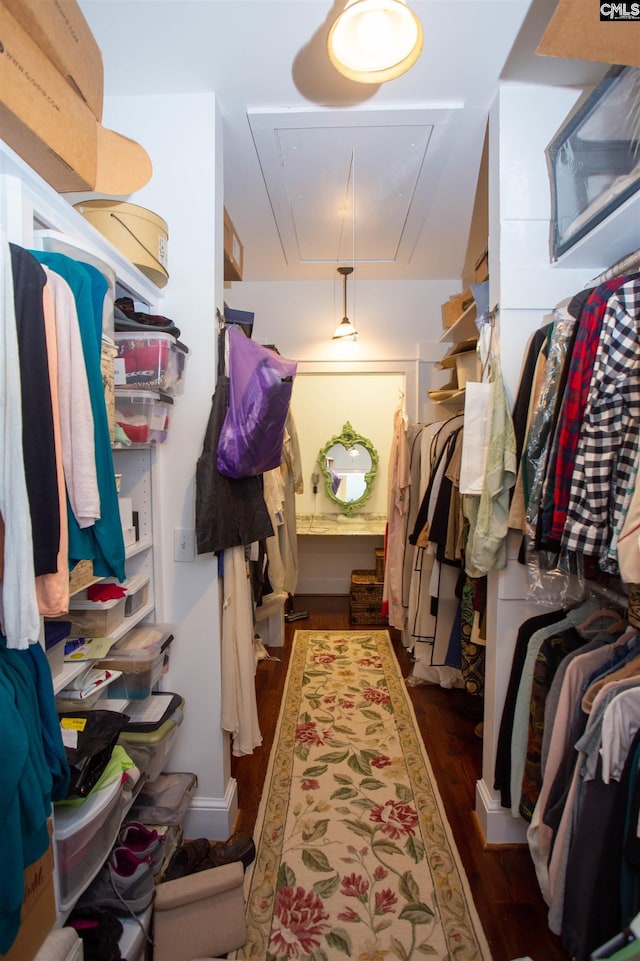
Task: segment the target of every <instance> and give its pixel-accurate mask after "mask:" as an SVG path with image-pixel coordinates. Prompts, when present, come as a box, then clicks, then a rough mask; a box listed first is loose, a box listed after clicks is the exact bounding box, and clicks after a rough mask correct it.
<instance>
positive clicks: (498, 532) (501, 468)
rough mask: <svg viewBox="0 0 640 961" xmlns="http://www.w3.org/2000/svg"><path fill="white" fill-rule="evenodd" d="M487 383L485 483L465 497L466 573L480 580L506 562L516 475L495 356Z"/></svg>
mask: <svg viewBox="0 0 640 961" xmlns="http://www.w3.org/2000/svg"><path fill="white" fill-rule="evenodd" d="M490 380H491V382H492V383H493V384H494V396H493V411H492V419H491V444H490V446H489V452H488V455H487V472H486V477H485V483H484V487H483V491H482V494H481V495H480V497H479V498H475V497H469V496H467V497H465V498H464V510H465V515H466V517H467V519H468V521H469V536H468V538H467V546H466V552H465V570H466V572H467V574H468V575H469V577H482V576H483V575H484V574H488V573H489V571H491V570H500V569H502V568H503V567H505V565H506V563H507V540H506V538H507V528H508V517H509V497H510V491H511V488H512V487H513V485H514V484H515V481H516V473H517V463H516V440H515V433H514V430H513V422H512V420H511V414H510V413H509V406H508V404H507V398H506V394H505V390H504V383H503V380H502V373H501V371H500V362H499V360H498V359H497V357H494V358H493V359H492V361H491V374H490Z"/></svg>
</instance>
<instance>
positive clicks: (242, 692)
mask: <svg viewBox="0 0 640 961" xmlns="http://www.w3.org/2000/svg"><path fill="white" fill-rule="evenodd" d="M223 564H224V572H223V595H224V600H223V604H222V638H221V647H220V664H221V681H222V683H221V691H222V703H221V724H222V728H223V730H225V731H228V732H229V733H230V734H231V750H232V753H233V754H234V756H236V757H241V756H242V755H245V754H252V753H253V750H254V748H256V747H259V746H260V745H261V744H262V735H261V734H260V724H259V721H258V707H257V702H256V686H255V670H256V659H255V653H254V647H253V601H252V597H251V586H250V579H249V574H248V570H247V564H246V560H245V551H244V548H243V547H233V548H230V549H229V550H226V551H225V552H224V555H223Z"/></svg>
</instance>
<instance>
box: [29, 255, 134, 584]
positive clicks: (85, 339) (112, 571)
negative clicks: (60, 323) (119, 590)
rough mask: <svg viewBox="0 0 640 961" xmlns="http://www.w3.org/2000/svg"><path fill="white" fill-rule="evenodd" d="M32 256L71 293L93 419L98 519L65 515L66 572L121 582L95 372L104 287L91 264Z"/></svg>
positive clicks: (116, 517)
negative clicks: (87, 571) (86, 569)
mask: <svg viewBox="0 0 640 961" xmlns="http://www.w3.org/2000/svg"><path fill="white" fill-rule="evenodd" d="M32 253H33V255H34V257H35V258H36V259H37V260H38V261H39V262H40V263H41V264H42V265H44V266H46V267H49V268H50V269H51V270H53V271H55V272H56V273H57V274H59V275H60V276H61V277H63V278H64V279H65V280H66V281H67V283H68V284H69V286H70V287H71V290H72V292H73V296H74V298H75V301H76V311H77V314H78V324H79V327H80V336H81V338H82V350H83V353H84V360H85V368H86V371H87V381H88V384H89V394H90V398H91V410H92V413H93V424H94V445H95V461H96V476H97V480H98V490H99V493H100V518H99V519H98V520H96V522H95V523H94V524H93V525H91V526H90V527H85V528H81V527H80V525H79V524H78V521H77V520H76V518H75V515H74V514H73V512H72V511H69V512H68V517H69V566H70V567H71V568H73V567H75V565H76V564H77V563H78V562H79V561H80V560H83V559H90V560H92V561H93V573H94V575H95V576H96V577H111V576H113V577H116V578H117V579H118V580H119V581H123V580H124V579H125V577H126V574H125V565H124V561H125V549H124V539H123V533H122V523H121V521H120V509H119V507H118V492H117V490H116V483H115V471H114V467H113V455H112V452H111V436H110V433H109V422H108V418H107V407H106V403H105V397H104V385H103V382H102V370H101V366H100V357H101V349H102V316H103V304H104V298H105V294H106V292H107V290H108V287H109V285H108V282H107V280H106V278H105V277H104V276H103V275H102V274H101V273H100V271H99V270H97V269H96V268H95V267H92V266H91V265H90V264H84V263H80V262H79V261H76V260H72V259H71V258H70V257H66V256H65V255H64V254H57V253H48V252H46V251H37V250H36V251H32Z"/></svg>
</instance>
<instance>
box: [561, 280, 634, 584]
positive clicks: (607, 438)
mask: <svg viewBox="0 0 640 961" xmlns="http://www.w3.org/2000/svg"><path fill="white" fill-rule="evenodd" d="M639 318H640V278H638V279H636V280H629V281H626V282H625V283H622V284H621V285H620V286H619V287H618V289H617V291H616V292H615V294H613V296H611V297H610V298H609V300H608V301H607V303H606V308H605V311H604V315H603V318H602V324H601V333H600V339H599V341H598V346H597V351H596V356H595V360H594V364H593V373H592V377H591V382H590V386H589V394H588V397H587V400H586V403H585V406H584V412H583V419H582V424H581V430H580V434H579V439H578V446H577V449H576V457H575V461H574V465H573V471H572V474H571V486H570V495H569V501H568V505H567V513H566V521H565V526H564V529H563V531H562V546H563V547H564V548H565V550H569V551H575V552H579V553H584V554H590V555H594V556H596V557H597V558H598V560H599V562H600V567H601V569H602V570H607V571H610V572H611V573H617V564H615V563H611V562H610V561H609V556H608V551H609V544H610V541H611V536H612V534H613V531H614V530H615V529H616V528H617V526H618V521H619V515H620V511H621V507H622V505H623V504H624V502H625V497H626V494H627V489H628V484H629V478H630V476H631V474H632V471H633V469H634V467H635V461H636V453H637V449H638V439H639V437H640V341H639V338H638V319H639Z"/></svg>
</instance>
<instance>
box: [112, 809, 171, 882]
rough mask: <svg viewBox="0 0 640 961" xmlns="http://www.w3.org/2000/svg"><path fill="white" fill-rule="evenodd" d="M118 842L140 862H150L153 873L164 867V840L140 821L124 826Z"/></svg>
mask: <svg viewBox="0 0 640 961" xmlns="http://www.w3.org/2000/svg"><path fill="white" fill-rule="evenodd" d="M118 841H119V844H120V846H121V847H123V848H127V850H129V851H130V852H131V854H133V856H134V857H135V858H137V859H138V860H139V861H144V860H148V861H149V862H150V864H151V869H152V871H153V873H154V874H157V873H158V871H159V870H160V867H161V866H162V856H163V850H162V842H163V838H161V837H160V835H159V834H158V832H157V831H156V830H155V829H154V830H152V831H150V830H149V828H147V827H145V826H144V824H140V822H139V821H130V822H129V823H128V824H125V825H123V827H122V829H121V830H120V834H119V835H118Z"/></svg>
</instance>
